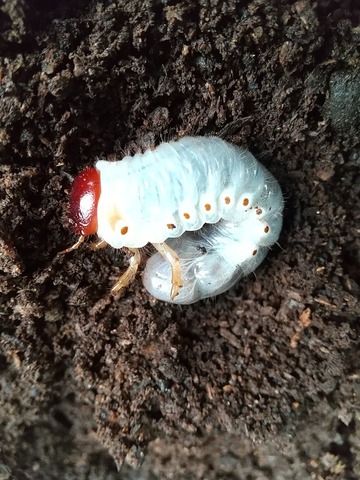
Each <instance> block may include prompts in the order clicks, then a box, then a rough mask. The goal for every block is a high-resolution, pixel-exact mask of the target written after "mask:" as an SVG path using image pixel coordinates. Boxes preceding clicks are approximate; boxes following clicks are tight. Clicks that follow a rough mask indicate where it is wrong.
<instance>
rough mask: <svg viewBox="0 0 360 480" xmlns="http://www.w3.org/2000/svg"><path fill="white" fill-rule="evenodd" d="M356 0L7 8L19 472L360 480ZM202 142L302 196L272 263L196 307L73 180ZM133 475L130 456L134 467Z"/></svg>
mask: <svg viewBox="0 0 360 480" xmlns="http://www.w3.org/2000/svg"><path fill="white" fill-rule="evenodd" d="M359 20H360V7H359V4H358V2H357V1H356V0H354V1H351V0H318V1H317V2H315V1H310V0H299V1H287V0H277V1H276V0H273V1H269V0H247V1H242V2H241V1H237V2H236V1H231V0H228V1H226V0H225V1H224V0H206V1H205V0H200V1H198V2H186V1H183V2H180V1H179V2H177V1H176V0H169V1H165V0H164V1H152V2H151V1H149V2H144V1H142V0H131V2H130V1H125V0H123V1H120V2H110V1H106V0H102V1H94V2H92V3H89V2H87V1H85V0H84V1H77V2H74V1H70V0H66V1H65V0H61V1H60V0H58V1H51V2H50V1H45V0H33V1H27V0H5V2H3V3H2V5H1V7H0V49H1V59H0V60H1V63H0V92H1V93H0V95H1V97H0V119H1V120H0V122H1V124H0V152H1V157H0V162H1V164H0V169H1V179H0V182H1V183H0V185H1V190H0V252H1V253H0V255H1V256H0V269H1V277H0V292H1V300H0V302H1V306H0V314H1V327H0V329H1V344H0V348H1V350H0V439H1V440H0V478H1V479H3V478H4V479H16V480H18V479H19V480H22V479H31V480H42V479H46V480H47V479H60V478H61V479H64V480H66V479H75V478H76V479H80V480H82V479H94V480H95V479H96V480H98V479H105V478H106V479H120V478H121V479H176V480H181V479H206V480H212V479H279V480H282V479H299V480H306V479H310V478H311V479H317V480H321V479H328V480H332V479H343V478H346V479H353V480H356V479H359V478H360V435H359V428H360V427H359V425H360V408H359V407H360V401H359V393H360V357H359V330H360V326H359V313H360V307H359V302H358V300H359V293H360V239H359V233H360V213H359V212H360V208H359V207H360V205H359V203H360V202H359V198H360V173H359V166H360V147H359V140H360V136H359V132H360V103H359V102H360V75H359V73H360V50H359V40H360V26H359ZM185 134H193V135H195V134H199V135H209V134H211V135H220V136H222V137H223V138H224V139H226V140H229V141H232V142H234V143H236V144H237V145H243V146H245V147H247V148H249V149H250V150H251V151H252V152H253V153H255V154H256V155H257V157H258V158H259V159H260V160H261V161H262V162H263V163H264V164H265V165H266V166H267V167H268V168H269V169H270V170H271V171H272V172H273V173H274V175H275V176H276V177H277V178H278V179H279V181H280V183H281V185H282V188H283V190H284V193H285V196H286V209H285V216H284V222H285V223H284V228H283V232H282V236H281V238H280V246H276V247H275V248H273V249H272V250H271V252H270V254H269V256H268V258H267V260H266V261H265V262H264V263H263V265H262V266H261V267H260V268H259V269H258V270H257V272H256V276H255V275H251V276H249V277H248V278H246V279H244V280H243V281H241V282H239V283H238V285H237V286H236V287H235V288H233V289H232V290H231V291H229V292H227V293H225V294H223V295H221V296H220V297H218V298H216V299H212V300H208V301H203V302H200V303H197V304H194V305H192V306H188V307H178V306H172V305H168V304H164V303H161V302H158V301H155V300H153V299H152V298H150V296H149V295H148V294H147V292H146V291H145V290H144V288H143V286H142V283H141V278H140V276H138V277H137V279H136V281H135V282H134V283H133V284H132V285H131V287H130V288H128V289H127V290H126V291H125V292H124V293H123V294H121V295H119V296H118V297H117V298H114V297H113V296H111V295H110V294H109V289H110V287H111V284H112V283H113V282H114V280H115V279H116V278H117V277H118V276H119V275H120V273H121V272H122V271H123V270H124V268H125V267H126V265H127V261H128V257H127V256H126V255H124V254H123V253H121V252H115V251H113V250H111V249H104V250H101V251H99V252H96V253H94V252H92V251H91V250H90V249H89V248H88V247H86V246H85V247H84V246H83V247H82V248H80V249H79V250H77V251H75V252H74V253H70V254H68V255H66V256H61V255H57V254H58V252H59V251H60V250H62V249H64V248H66V247H67V246H68V245H70V244H71V243H73V242H74V240H75V238H74V236H73V235H72V233H71V232H70V231H69V230H68V228H67V219H66V203H67V191H68V189H69V187H70V185H71V178H72V176H74V175H75V174H76V173H77V172H78V171H79V170H81V169H82V168H83V167H84V166H86V165H90V164H92V163H93V162H94V161H95V160H96V158H98V157H102V158H113V157H114V155H115V156H116V157H121V156H122V155H123V152H124V151H130V152H134V151H136V150H138V149H144V148H147V147H149V146H154V145H156V144H158V143H159V142H160V141H162V140H164V139H165V140H166V139H170V138H179V137H181V136H184V135H185ZM117 467H118V468H119V470H118V469H117Z"/></svg>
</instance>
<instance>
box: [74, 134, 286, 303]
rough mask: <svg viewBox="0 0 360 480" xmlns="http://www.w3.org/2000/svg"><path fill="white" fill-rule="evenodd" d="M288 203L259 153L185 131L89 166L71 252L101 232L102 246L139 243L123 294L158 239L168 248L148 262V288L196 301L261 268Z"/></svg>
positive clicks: (78, 182) (79, 180)
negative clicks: (144, 254)
mask: <svg viewBox="0 0 360 480" xmlns="http://www.w3.org/2000/svg"><path fill="white" fill-rule="evenodd" d="M283 203H284V202H283V196H282V193H281V189H280V186H279V184H278V182H277V181H276V180H275V178H274V177H273V176H272V175H271V173H269V172H268V171H267V170H266V168H265V167H263V166H262V165H261V164H260V163H259V162H258V161H257V160H256V159H255V157H254V156H253V155H252V154H251V153H250V152H248V151H246V150H243V149H240V148H238V147H236V146H235V145H232V144H229V143H227V142H225V141H224V140H221V139H220V138H216V137H184V138H181V139H180V140H178V141H171V142H166V143H162V144H160V145H159V146H158V147H157V148H155V149H154V150H147V151H146V152H145V153H143V154H136V155H134V156H133V157H129V156H126V157H125V158H123V159H122V160H121V161H115V162H108V161H104V160H99V161H98V162H97V163H96V165H95V167H93V168H88V169H85V170H83V171H82V172H80V173H79V175H78V176H77V177H76V178H75V180H74V183H73V186H72V189H71V192H70V199H69V221H70V224H71V225H72V228H73V230H74V231H75V232H76V233H77V234H78V235H79V239H78V241H77V242H76V243H75V244H74V245H73V246H72V247H70V248H68V249H66V250H65V252H69V251H72V250H74V249H76V248H78V246H79V245H80V244H81V243H82V242H83V241H84V239H85V237H86V236H88V235H92V234H94V233H97V235H98V236H99V238H100V241H99V242H98V243H97V245H96V247H95V248H101V247H103V246H105V245H110V246H112V247H113V248H124V247H126V248H127V249H129V250H130V251H131V252H132V253H133V256H132V257H131V259H130V265H129V267H128V269H127V270H126V272H125V273H124V274H123V275H122V276H121V277H120V278H119V280H118V281H117V282H116V284H115V285H114V286H113V288H112V292H117V291H119V290H121V289H122V288H124V287H125V286H127V285H128V284H129V283H130V282H131V281H132V280H133V279H134V277H135V275H136V272H137V269H138V266H139V264H140V261H141V255H140V250H139V249H140V248H141V247H144V246H145V245H146V244H148V243H151V244H153V245H154V247H155V248H156V249H157V250H158V253H156V254H155V255H153V256H152V257H151V258H150V259H149V260H148V262H147V265H146V269H145V272H144V276H143V283H144V286H145V288H146V289H147V290H148V291H149V292H150V293H151V294H152V295H153V296H154V297H156V298H158V299H160V300H163V301H167V302H172V303H179V304H190V303H194V302H196V301H198V300H200V299H202V298H207V297H210V296H213V295H218V294H219V293H222V292H224V291H225V290H227V289H229V288H230V287H231V286H232V285H233V284H234V283H235V282H236V281H237V280H238V279H239V278H241V277H243V276H244V275H247V274H248V273H250V272H252V271H253V270H255V268H257V267H258V265H259V264H260V263H261V262H262V261H263V259H264V258H265V256H266V253H267V251H268V249H269V247H270V246H271V245H273V244H274V243H275V242H276V241H277V239H278V237H279V234H280V231H281V227H282V210H283Z"/></svg>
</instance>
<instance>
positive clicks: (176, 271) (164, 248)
mask: <svg viewBox="0 0 360 480" xmlns="http://www.w3.org/2000/svg"><path fill="white" fill-rule="evenodd" d="M153 245H154V247H155V248H156V250H157V251H158V252H159V253H160V255H161V256H162V257H163V258H164V259H165V260H166V261H167V262H168V263H169V264H170V266H171V292H170V298H171V300H174V298H175V297H177V296H178V295H179V289H180V288H181V287H182V280H181V265H180V261H179V257H178V255H177V253H176V252H175V251H174V250H173V249H172V248H170V247H169V245H166V243H165V242H164V243H153Z"/></svg>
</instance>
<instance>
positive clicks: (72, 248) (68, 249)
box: [58, 235, 85, 255]
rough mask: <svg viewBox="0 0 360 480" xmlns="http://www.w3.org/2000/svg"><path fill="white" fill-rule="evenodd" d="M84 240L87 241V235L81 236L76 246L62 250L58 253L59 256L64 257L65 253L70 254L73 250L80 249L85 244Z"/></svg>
mask: <svg viewBox="0 0 360 480" xmlns="http://www.w3.org/2000/svg"><path fill="white" fill-rule="evenodd" d="M84 240H85V235H80V237H79V238H78V239H77V241H76V242H75V243H74V245H72V246H71V247H69V248H66V249H65V250H62V251H61V252H59V253H58V255H62V254H64V253H69V252H72V251H73V250H76V249H77V248H79V247H80V245H81V244H82V243H83V242H84Z"/></svg>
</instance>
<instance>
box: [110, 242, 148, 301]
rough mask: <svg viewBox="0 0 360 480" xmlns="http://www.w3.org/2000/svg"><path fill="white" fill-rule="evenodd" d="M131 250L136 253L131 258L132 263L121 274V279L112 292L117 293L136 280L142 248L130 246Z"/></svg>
mask: <svg viewBox="0 0 360 480" xmlns="http://www.w3.org/2000/svg"><path fill="white" fill-rule="evenodd" d="M129 250H130V252H132V253H133V254H134V255H133V256H132V257H131V258H130V260H129V264H130V265H129V266H128V268H127V270H126V272H125V273H123V274H122V275H121V277H120V278H119V280H118V281H117V282H116V283H115V285H114V286H113V287H112V289H111V293H117V292H119V291H120V290H122V289H123V288H125V287H127V286H128V285H129V283H131V282H132V281H133V280H134V278H135V275H136V273H137V271H138V268H139V265H140V262H141V254H140V250H139V249H138V248H129Z"/></svg>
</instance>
